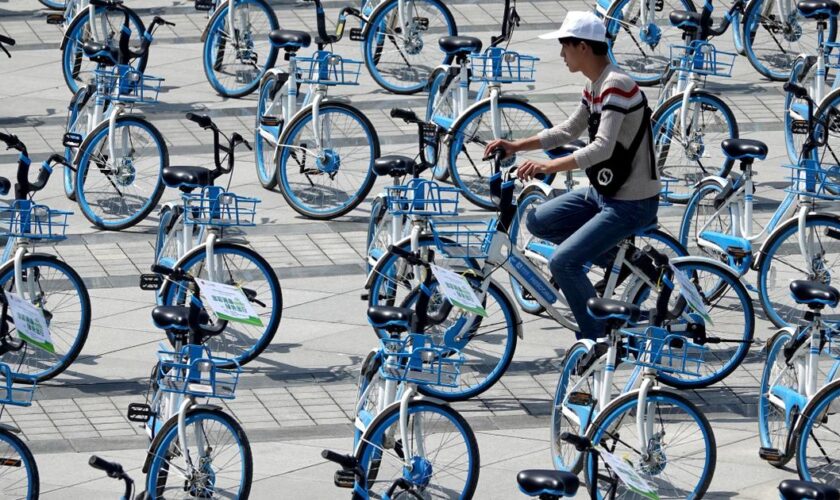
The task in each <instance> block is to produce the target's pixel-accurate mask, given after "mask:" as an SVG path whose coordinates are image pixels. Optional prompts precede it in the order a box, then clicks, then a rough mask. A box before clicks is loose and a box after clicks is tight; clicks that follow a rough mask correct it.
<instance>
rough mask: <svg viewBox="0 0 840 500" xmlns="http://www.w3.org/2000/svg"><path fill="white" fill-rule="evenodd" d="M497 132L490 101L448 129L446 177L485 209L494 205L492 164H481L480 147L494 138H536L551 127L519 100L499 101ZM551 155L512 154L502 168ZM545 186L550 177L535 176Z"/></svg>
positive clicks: (484, 102)
mask: <svg viewBox="0 0 840 500" xmlns="http://www.w3.org/2000/svg"><path fill="white" fill-rule="evenodd" d="M496 108H497V110H498V117H496V120H498V127H499V128H498V131H499V134H498V136H497V134H495V133H494V132H493V130H494V117H493V113H492V111H491V102H490V99H485V100H484V101H483V102H482V103H481V104H480V105H478V106H475V107H473V108H472V109H471V111H469V112H467V113H466V114H464V115H462V116H461V117H460V118H459V119H458V121H457V122H456V123H455V124H454V125H453V126H452V131H451V134H452V142H451V143H450V145H449V166H448V169H449V174H450V175H451V176H452V183H453V184H454V185H455V186H456V187H458V189H460V190H461V192H462V193H463V194H464V196H465V197H466V198H467V199H468V200H470V201H471V202H472V203H474V204H475V205H477V206H479V207H481V208H484V209H486V210H493V209H494V208H495V205H493V201H492V200H491V199H490V176H492V175H493V162H492V161H490V160H488V161H482V158H484V147H485V146H486V145H487V144H488V143H490V141H492V140H494V139H505V140H508V141H515V140H517V139H522V138H525V137H531V136H533V135H536V134H537V133H539V132H540V131H542V130H543V129H547V128H551V122H550V121H549V120H548V118H546V116H545V115H544V114H543V113H542V111H540V110H538V109H537V108H535V107H534V106H532V105H530V104H528V103H527V102H524V101H521V100H519V99H514V98H510V97H501V98H499V104H498V106H497V107H496ZM550 157H551V156H550V155H549V154H548V153H546V152H542V151H533V152H529V153H524V154H523V153H516V154H515V155H511V156H510V157H508V158H505V159H504V160H503V161H502V168H503V169H504V170H508V169H510V168H512V167H513V166H515V165H518V164H521V163H522V161H523V160H538V161H544V160H545V159H546V158H550ZM537 178H539V179H541V180H542V181H543V182H545V183H546V184H551V181H552V180H554V174H550V175H545V176H543V175H542V174H541V175H539V176H537ZM520 191H521V186H517V188H516V192H515V193H514V196H518V194H519V192H520Z"/></svg>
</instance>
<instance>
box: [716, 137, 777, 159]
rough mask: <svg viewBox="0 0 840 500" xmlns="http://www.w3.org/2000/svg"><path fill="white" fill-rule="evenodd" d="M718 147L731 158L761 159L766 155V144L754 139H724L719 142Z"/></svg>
mask: <svg viewBox="0 0 840 500" xmlns="http://www.w3.org/2000/svg"><path fill="white" fill-rule="evenodd" d="M720 147H721V149H723V154H725V155H726V157H727V158H729V159H731V160H745V159H747V158H754V159H756V160H763V159H764V158H766V157H767V144H764V143H763V142H761V141H756V140H754V139H725V140H724V141H723V142H721V143H720Z"/></svg>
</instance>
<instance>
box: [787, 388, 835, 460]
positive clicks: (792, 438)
mask: <svg viewBox="0 0 840 500" xmlns="http://www.w3.org/2000/svg"><path fill="white" fill-rule="evenodd" d="M838 386H840V380H834V381H832V382H830V383H828V384H826V385H825V386H824V387H823V388H822V389H820V390H818V391H817V393H816V394H814V397H812V398H811V399H810V400H809V401H808V403H807V404H806V405H805V408H802V411H801V412H800V413H799V417H798V418H797V419H796V424H795V425H794V426H793V431H791V432H790V434H788V441H787V450H785V454H786V455H790V456H793V455H794V454H795V453H796V448H797V447H798V445H799V439H800V437H801V436H802V428H803V427H804V426H805V419H804V418H802V415H805V414H807V413H808V412H810V411H811V410H812V409H813V408H814V407H815V406H816V404H817V402H819V401H820V399H822V396H823V395H824V394H826V393H828V392H829V391H832V390H834V389H835V388H837V387H838ZM832 406H833V404H832Z"/></svg>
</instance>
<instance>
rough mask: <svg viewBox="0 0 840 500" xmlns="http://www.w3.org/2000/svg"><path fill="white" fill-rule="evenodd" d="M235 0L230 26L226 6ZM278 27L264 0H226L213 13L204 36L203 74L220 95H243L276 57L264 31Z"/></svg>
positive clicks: (254, 86)
mask: <svg viewBox="0 0 840 500" xmlns="http://www.w3.org/2000/svg"><path fill="white" fill-rule="evenodd" d="M231 2H235V3H234V4H233V5H234V7H233V8H234V15H233V24H234V26H233V29H231V26H229V21H230V17H231V16H230V15H229V9H230V6H231ZM276 29H280V23H279V22H278V21H277V16H276V15H274V10H272V8H271V6H270V5H268V3H267V2H265V0H228V1H227V2H226V3H225V4H224V5H223V6H222V7H221V8H220V9H219V10H217V11H216V13H215V14H213V18H212V19H211V20H210V26H209V28H208V29H207V37H206V38H205V39H204V57H202V60H203V63H204V74H205V75H206V76H207V81H208V82H210V86H211V87H213V90H215V91H216V92H218V93H219V95H220V96H222V97H243V96H246V95H248V94H250V93H251V92H253V91H254V90H256V88H257V87H258V86H259V84H260V79H261V78H262V76H263V75H264V74H265V72H266V71H268V69H269V68H272V67H273V66H274V63H275V62H276V61H277V52H278V50H279V49H278V48H277V47H275V46H274V45H272V43H271V41H270V40H269V38H268V34H269V33H271V32H272V31H273V30H276Z"/></svg>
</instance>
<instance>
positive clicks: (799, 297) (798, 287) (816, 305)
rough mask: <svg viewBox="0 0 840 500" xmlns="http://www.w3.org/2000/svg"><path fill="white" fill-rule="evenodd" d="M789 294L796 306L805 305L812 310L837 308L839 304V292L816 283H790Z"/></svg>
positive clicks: (804, 281)
mask: <svg viewBox="0 0 840 500" xmlns="http://www.w3.org/2000/svg"><path fill="white" fill-rule="evenodd" d="M790 294H791V295H792V296H793V300H795V301H796V303H797V304H807V305H808V306H809V307H811V308H812V309H822V308H823V307H825V306H828V307H837V303H838V302H840V292H838V291H837V289H836V288H833V287H831V286H828V285H825V284H822V283H817V282H816V281H807V280H795V281H791V282H790Z"/></svg>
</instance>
